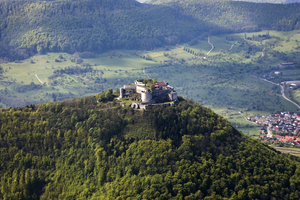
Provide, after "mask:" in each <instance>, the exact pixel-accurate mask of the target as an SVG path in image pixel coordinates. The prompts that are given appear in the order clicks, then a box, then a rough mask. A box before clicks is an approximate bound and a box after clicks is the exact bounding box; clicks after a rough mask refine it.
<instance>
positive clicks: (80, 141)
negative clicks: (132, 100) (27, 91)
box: [0, 90, 300, 199]
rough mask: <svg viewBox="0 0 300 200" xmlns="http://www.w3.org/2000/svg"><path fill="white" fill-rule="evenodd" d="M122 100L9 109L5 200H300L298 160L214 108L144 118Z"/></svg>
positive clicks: (1, 130) (189, 105)
mask: <svg viewBox="0 0 300 200" xmlns="http://www.w3.org/2000/svg"><path fill="white" fill-rule="evenodd" d="M114 95H115V94H113V93H112V90H108V91H107V92H105V93H102V94H97V95H95V96H88V97H84V98H79V99H72V100H67V101H61V102H53V103H45V104H40V105H33V106H27V107H23V108H11V109H1V110H0V124H1V127H0V147H1V148H0V175H1V183H0V186H1V187H0V188H1V189H0V198H1V199H80V198H83V199H127V198H134V199H139V198H141V199H155V198H159V199H183V198H185V199H222V198H232V199H272V198H276V199H299V195H300V194H299V189H300V181H299V180H300V179H299V175H300V171H299V164H298V162H297V161H295V157H290V158H288V157H285V156H283V155H281V154H280V153H279V152H276V151H275V150H274V149H272V148H270V147H268V146H266V145H264V144H262V143H260V142H259V141H256V140H253V139H250V138H249V137H247V136H244V135H243V134H241V133H240V132H239V131H237V130H236V129H235V128H234V127H232V125H231V124H230V123H229V122H227V121H226V120H225V119H224V118H223V117H221V116H219V115H217V114H215V113H214V112H213V111H211V110H210V109H208V108H205V107H202V106H201V105H199V104H196V103H194V102H192V101H186V100H184V99H182V98H181V102H180V104H179V105H172V106H157V107H154V108H153V109H148V110H142V111H140V110H134V109H132V108H123V107H121V106H119V105H118V103H117V102H116V101H111V100H109V99H113V97H114ZM116 95H117V94H116ZM97 101H98V102H99V103H97Z"/></svg>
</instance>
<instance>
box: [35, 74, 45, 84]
mask: <svg viewBox="0 0 300 200" xmlns="http://www.w3.org/2000/svg"><path fill="white" fill-rule="evenodd" d="M35 77H36V78H37V80H38V81H39V82H40V83H41V84H43V82H42V81H41V80H40V79H39V77H38V76H37V74H35Z"/></svg>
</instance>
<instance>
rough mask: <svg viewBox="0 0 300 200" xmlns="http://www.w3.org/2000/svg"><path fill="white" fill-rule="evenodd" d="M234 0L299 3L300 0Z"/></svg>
mask: <svg viewBox="0 0 300 200" xmlns="http://www.w3.org/2000/svg"><path fill="white" fill-rule="evenodd" d="M232 1H246V2H255V3H299V2H300V0H232Z"/></svg>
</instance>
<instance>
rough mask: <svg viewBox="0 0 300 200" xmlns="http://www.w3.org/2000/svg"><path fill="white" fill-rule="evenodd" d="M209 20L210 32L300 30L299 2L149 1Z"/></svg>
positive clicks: (226, 0) (227, 0)
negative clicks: (262, 29)
mask: <svg viewBox="0 0 300 200" xmlns="http://www.w3.org/2000/svg"><path fill="white" fill-rule="evenodd" d="M147 3H150V4H158V5H167V6H170V7H173V8H174V9H177V10H178V12H179V13H183V14H186V15H190V16H191V17H193V18H195V19H202V20H204V21H205V22H207V23H209V24H210V25H211V26H212V27H215V28H214V29H213V28H212V27H211V32H212V33H215V34H218V33H222V32H224V31H229V30H231V31H255V30H260V29H261V28H268V29H275V30H282V31H286V30H293V29H297V30H298V29H300V21H299V20H300V4H299V3H295V4H267V3H263V4H258V3H250V2H241V1H230V0H213V1H211V0H187V1H181V0H150V1H149V2H147Z"/></svg>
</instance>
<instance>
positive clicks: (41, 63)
mask: <svg viewBox="0 0 300 200" xmlns="http://www.w3.org/2000/svg"><path fill="white" fill-rule="evenodd" d="M207 41H208V37H207V36H206V37H202V38H201V39H199V40H198V42H197V43H196V44H195V45H188V44H178V45H175V46H168V47H163V48H158V49H155V50H153V51H141V50H115V51H110V52H106V53H103V54H99V55H95V56H92V57H90V58H86V56H81V57H80V56H79V59H81V62H78V60H76V59H78V55H77V54H74V55H71V54H66V53H61V54H60V53H48V54H46V55H35V56H33V57H31V58H30V59H26V60H22V61H20V62H7V63H1V67H2V69H3V74H2V76H0V107H14V106H24V105H28V104H34V103H42V102H48V101H53V100H56V101H59V100H63V99H68V98H74V97H80V96H85V95H88V94H89V95H91V94H95V93H99V92H102V91H103V90H107V89H108V88H112V89H113V90H114V91H115V90H117V89H118V88H120V87H121V86H123V85H124V84H127V83H130V82H133V81H134V80H135V79H137V78H148V77H150V78H153V77H156V78H157V79H158V80H164V81H166V82H168V83H169V84H170V85H172V86H174V87H175V89H176V90H177V92H178V94H179V95H181V96H183V97H185V98H187V99H193V100H194V101H197V102H199V103H200V104H202V105H204V106H207V107H209V108H211V109H213V110H214V111H216V112H217V113H219V114H221V115H223V116H224V117H226V118H227V119H228V120H229V121H230V122H231V123H233V124H234V125H235V126H238V127H239V129H240V130H242V131H243V132H245V134H250V135H255V132H256V128H251V130H249V128H248V127H249V126H252V125H253V124H251V123H250V124H249V122H247V121H246V120H245V119H244V118H243V117H242V116H241V115H240V114H239V113H238V112H239V111H243V115H244V116H247V115H252V116H255V115H263V114H270V113H275V112H280V111H283V110H297V108H296V106H294V105H293V104H291V103H290V102H288V101H286V100H285V99H283V97H282V96H281V93H280V88H279V86H276V85H272V84H270V83H267V82H265V81H262V80H260V79H258V78H254V77H252V76H250V75H249V74H255V75H256V76H259V77H264V78H267V79H268V80H272V81H274V82H280V81H282V80H283V81H293V80H299V77H300V76H299V75H300V66H299V65H298V64H297V63H300V56H299V52H298V50H299V49H300V47H299V45H300V43H299V42H298V41H300V34H297V31H290V32H278V31H269V32H267V31H262V32H253V33H246V39H245V33H236V34H224V35H218V36H213V35H212V36H210V42H211V43H212V44H213V45H214V47H215V48H214V49H213V50H212V51H211V52H210V53H209V54H208V55H207V52H208V51H209V50H210V49H211V45H210V44H208V42H207ZM204 57H205V58H204ZM72 61H73V62H72ZM283 62H294V63H295V64H294V65H292V66H280V65H279V64H280V63H283ZM80 70H81V71H80ZM275 71H279V72H281V74H280V75H278V76H274V72H275ZM292 95H293V97H294V98H295V99H296V100H298V101H299V100H300V92H299V91H298V90H295V91H293V94H292ZM258 131H259V130H258Z"/></svg>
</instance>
